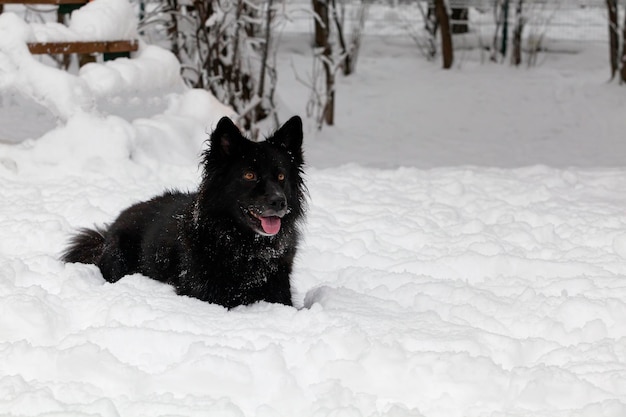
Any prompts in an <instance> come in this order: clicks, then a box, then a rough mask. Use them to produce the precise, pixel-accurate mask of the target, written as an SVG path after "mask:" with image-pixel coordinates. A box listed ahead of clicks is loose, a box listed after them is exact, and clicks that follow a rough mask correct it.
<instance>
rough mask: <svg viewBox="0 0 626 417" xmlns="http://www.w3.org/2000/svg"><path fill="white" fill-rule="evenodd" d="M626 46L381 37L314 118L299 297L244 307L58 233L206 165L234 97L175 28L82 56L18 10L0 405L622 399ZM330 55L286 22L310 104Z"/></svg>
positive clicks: (3, 86)
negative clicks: (622, 66)
mask: <svg viewBox="0 0 626 417" xmlns="http://www.w3.org/2000/svg"><path fill="white" fill-rule="evenodd" d="M98 1H100V0H98ZM96 3H97V2H96ZM7 16H10V15H1V16H0V35H1V34H2V33H5V34H6V33H7V30H10V29H12V28H17V27H19V24H18V23H17V21H16V20H15V19H14V18H12V17H7ZM605 52H606V51H605V45H595V44H590V45H587V47H586V51H585V52H583V53H581V54H580V55H575V56H547V57H546V58H545V61H544V62H542V65H541V66H538V67H535V68H532V69H513V68H509V67H508V66H500V65H495V64H491V63H483V64H481V63H479V62H477V61H479V60H480V52H474V55H469V54H468V55H466V56H465V57H464V58H463V59H462V61H461V62H463V64H462V65H461V66H460V67H457V68H455V69H454V70H452V71H448V72H442V71H440V70H439V69H438V68H437V65H438V64H433V63H429V62H426V61H424V60H423V59H422V58H421V57H420V56H419V54H417V53H416V52H415V50H414V49H412V47H411V45H410V42H406V41H401V40H398V39H397V38H394V39H389V38H371V39H368V41H367V42H365V43H364V45H363V49H362V54H363V55H362V57H361V58H360V61H359V68H358V72H357V74H355V75H354V76H352V77H349V78H342V79H340V83H339V86H338V93H337V97H338V108H337V126H336V127H334V128H324V130H323V131H322V132H315V131H313V130H311V129H309V130H307V132H306V135H305V141H304V146H305V156H307V155H308V157H309V158H308V160H309V166H308V168H307V170H306V180H307V185H308V188H309V200H310V203H309V210H308V221H307V223H306V226H305V227H304V229H303V236H304V238H303V242H302V245H301V250H300V251H299V255H298V258H297V262H296V268H295V271H294V274H293V288H294V300H295V304H296V308H291V307H285V306H282V305H273V304H268V303H258V304H255V305H252V306H246V307H239V308H235V309H233V310H230V311H228V310H226V309H224V308H222V307H220V306H217V305H212V304H208V303H204V302H201V301H198V300H195V299H191V298H188V297H181V296H177V295H176V294H175V293H174V291H173V289H172V288H171V287H169V286H168V285H164V284H161V283H158V282H156V281H153V280H151V279H149V278H147V277H143V276H140V275H133V276H128V277H125V278H123V279H122V280H121V281H119V282H117V283H115V284H109V283H106V282H105V281H104V280H103V278H102V275H101V274H100V272H99V271H98V269H97V268H96V267H94V266H93V265H81V264H68V265H66V264H63V263H61V262H60V261H59V260H58V255H59V253H60V252H61V251H62V250H63V248H64V245H65V244H66V242H67V239H68V238H69V236H70V235H71V233H73V232H74V231H75V230H76V229H77V228H79V227H87V226H92V225H94V224H105V223H107V222H111V221H112V220H113V219H114V218H115V216H116V215H117V214H118V213H119V212H120V210H122V209H124V208H125V207H127V206H128V205H130V204H132V203H135V202H137V201H141V200H144V199H147V198H150V197H152V196H154V195H155V194H158V193H161V192H162V191H163V190H165V189H168V188H179V189H183V190H193V189H195V188H196V187H197V184H198V181H199V177H200V174H201V173H200V170H199V166H198V155H199V153H200V151H201V150H202V149H203V148H204V146H205V145H204V143H203V142H204V140H205V139H206V138H207V134H208V132H209V131H210V129H211V127H212V126H213V125H214V123H215V122H216V121H217V120H218V118H219V117H221V116H222V115H228V114H230V109H228V108H226V107H225V106H223V105H221V104H220V103H217V102H216V100H215V99H214V98H213V97H212V96H210V95H209V94H208V93H207V92H205V91H199V90H188V89H186V88H184V87H182V84H181V81H180V79H178V78H177V76H176V74H177V71H178V69H177V68H176V65H175V64H174V63H173V61H172V58H171V55H169V54H168V53H166V52H164V51H161V50H158V49H151V47H150V48H144V49H142V51H141V52H140V53H139V54H138V55H137V56H136V57H134V58H133V59H131V60H125V59H122V60H117V61H115V62H111V63H106V64H90V65H89V66H87V67H84V68H83V69H81V71H80V72H79V73H78V74H69V73H65V72H62V71H58V70H55V69H53V68H51V67H49V66H45V65H44V64H41V63H40V62H39V61H37V60H34V59H32V58H30V56H28V55H27V54H25V53H24V50H23V48H22V47H20V46H19V44H18V43H17V41H15V40H14V39H7V38H6V37H5V36H0V91H1V92H2V103H1V104H2V105H1V106H0V121H1V123H0V139H2V141H4V143H0V183H1V184H2V185H1V186H0V356H1V357H2V360H1V361H0V415H11V416H39V415H49V416H93V415H98V416H103V417H118V416H129V417H135V416H166V415H167V416H186V417H188V416H207V415H210V416H259V417H270V416H285V417H291V416H315V417H321V416H334V417H359V416H363V417H366V416H389V417H408V416H411V417H457V416H458V417H473V416H475V417H486V416H493V417H495V416H498V417H501V416H510V417H623V416H624V415H626V281H625V279H626V278H625V277H626V214H625V213H626V211H625V210H624V207H626V168H624V162H623V161H624V160H625V158H626V152H625V151H626V144H625V143H624V141H623V128H624V125H623V115H624V112H625V111H626V96H624V92H623V91H622V89H621V88H620V87H619V86H618V85H613V84H609V85H607V84H606V76H607V72H608V70H607V68H606V63H605V61H604V60H605ZM308 56H309V50H308V38H307V37H306V36H295V37H291V38H290V37H289V36H285V40H284V43H283V44H282V47H281V50H280V52H279V62H280V63H281V74H285V75H284V76H283V77H282V78H281V84H280V85H279V90H278V93H279V101H280V103H281V109H280V111H281V113H282V114H284V115H285V117H286V116H288V115H291V114H293V113H300V112H303V109H304V106H305V99H306V93H307V92H306V87H304V86H302V85H300V84H299V83H298V82H297V81H296V77H295V76H294V75H293V74H292V73H291V72H290V71H291V67H292V66H293V67H295V68H296V69H297V70H298V71H301V74H300V75H302V74H303V73H305V72H306V71H307V70H308V69H309V68H310V61H308V59H309V58H308ZM599 57H602V58H599ZM162 78H165V80H163V79H162ZM300 78H301V77H300ZM451 109H452V114H450V113H451ZM572 112H574V113H572ZM310 125H311V124H310ZM2 141H0V142H2Z"/></svg>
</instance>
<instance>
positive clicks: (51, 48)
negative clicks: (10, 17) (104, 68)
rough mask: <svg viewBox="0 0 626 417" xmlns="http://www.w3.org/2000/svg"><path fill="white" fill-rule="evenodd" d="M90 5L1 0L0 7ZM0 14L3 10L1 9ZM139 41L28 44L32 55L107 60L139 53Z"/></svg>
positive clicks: (67, 0)
mask: <svg viewBox="0 0 626 417" xmlns="http://www.w3.org/2000/svg"><path fill="white" fill-rule="evenodd" d="M87 3H89V0H0V7H2V6H3V5H5V4H50V5H58V6H68V5H71V6H77V8H78V7H80V6H82V5H85V4H87ZM0 12H2V9H1V8H0ZM138 47H139V42H138V40H137V39H115V40H82V39H81V40H75V39H71V40H69V39H68V40H65V39H64V40H56V41H36V42H28V49H29V50H30V52H31V53H32V54H62V55H69V54H88V55H91V54H104V58H105V60H107V59H111V58H116V57H118V56H127V55H128V54H129V53H130V52H135V51H137V49H138Z"/></svg>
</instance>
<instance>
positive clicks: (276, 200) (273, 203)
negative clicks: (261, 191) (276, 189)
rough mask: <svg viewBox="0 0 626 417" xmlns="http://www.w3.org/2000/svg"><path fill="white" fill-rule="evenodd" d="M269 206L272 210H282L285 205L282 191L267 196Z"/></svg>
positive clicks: (285, 200)
mask: <svg viewBox="0 0 626 417" xmlns="http://www.w3.org/2000/svg"><path fill="white" fill-rule="evenodd" d="M269 206H270V208H271V209H272V210H276V211H280V210H284V209H285V208H286V207H287V199H286V198H285V196H284V194H282V193H280V194H278V193H277V194H274V195H272V196H271V197H270V198H269Z"/></svg>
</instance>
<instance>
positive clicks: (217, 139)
mask: <svg viewBox="0 0 626 417" xmlns="http://www.w3.org/2000/svg"><path fill="white" fill-rule="evenodd" d="M242 140H243V136H242V135H241V131H240V130H239V129H238V128H237V126H235V124H234V123H233V121H232V120H230V119H229V118H228V117H222V118H221V119H220V121H219V122H217V126H216V127H215V130H213V133H211V151H212V152H216V153H217V154H218V155H223V156H230V155H232V154H234V153H237V150H238V149H239V146H240V144H241V142H242Z"/></svg>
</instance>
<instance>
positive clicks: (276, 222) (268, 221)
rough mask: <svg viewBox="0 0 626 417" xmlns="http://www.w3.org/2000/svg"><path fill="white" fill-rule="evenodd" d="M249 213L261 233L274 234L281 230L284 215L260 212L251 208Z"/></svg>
mask: <svg viewBox="0 0 626 417" xmlns="http://www.w3.org/2000/svg"><path fill="white" fill-rule="evenodd" d="M248 213H250V216H252V218H253V219H254V220H253V221H254V223H255V225H256V226H257V231H258V232H259V233H261V234H264V235H266V236H274V235H275V234H277V233H278V232H279V231H280V224H281V217H282V216H277V215H265V214H259V213H257V212H255V211H254V210H251V209H249V210H248Z"/></svg>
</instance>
